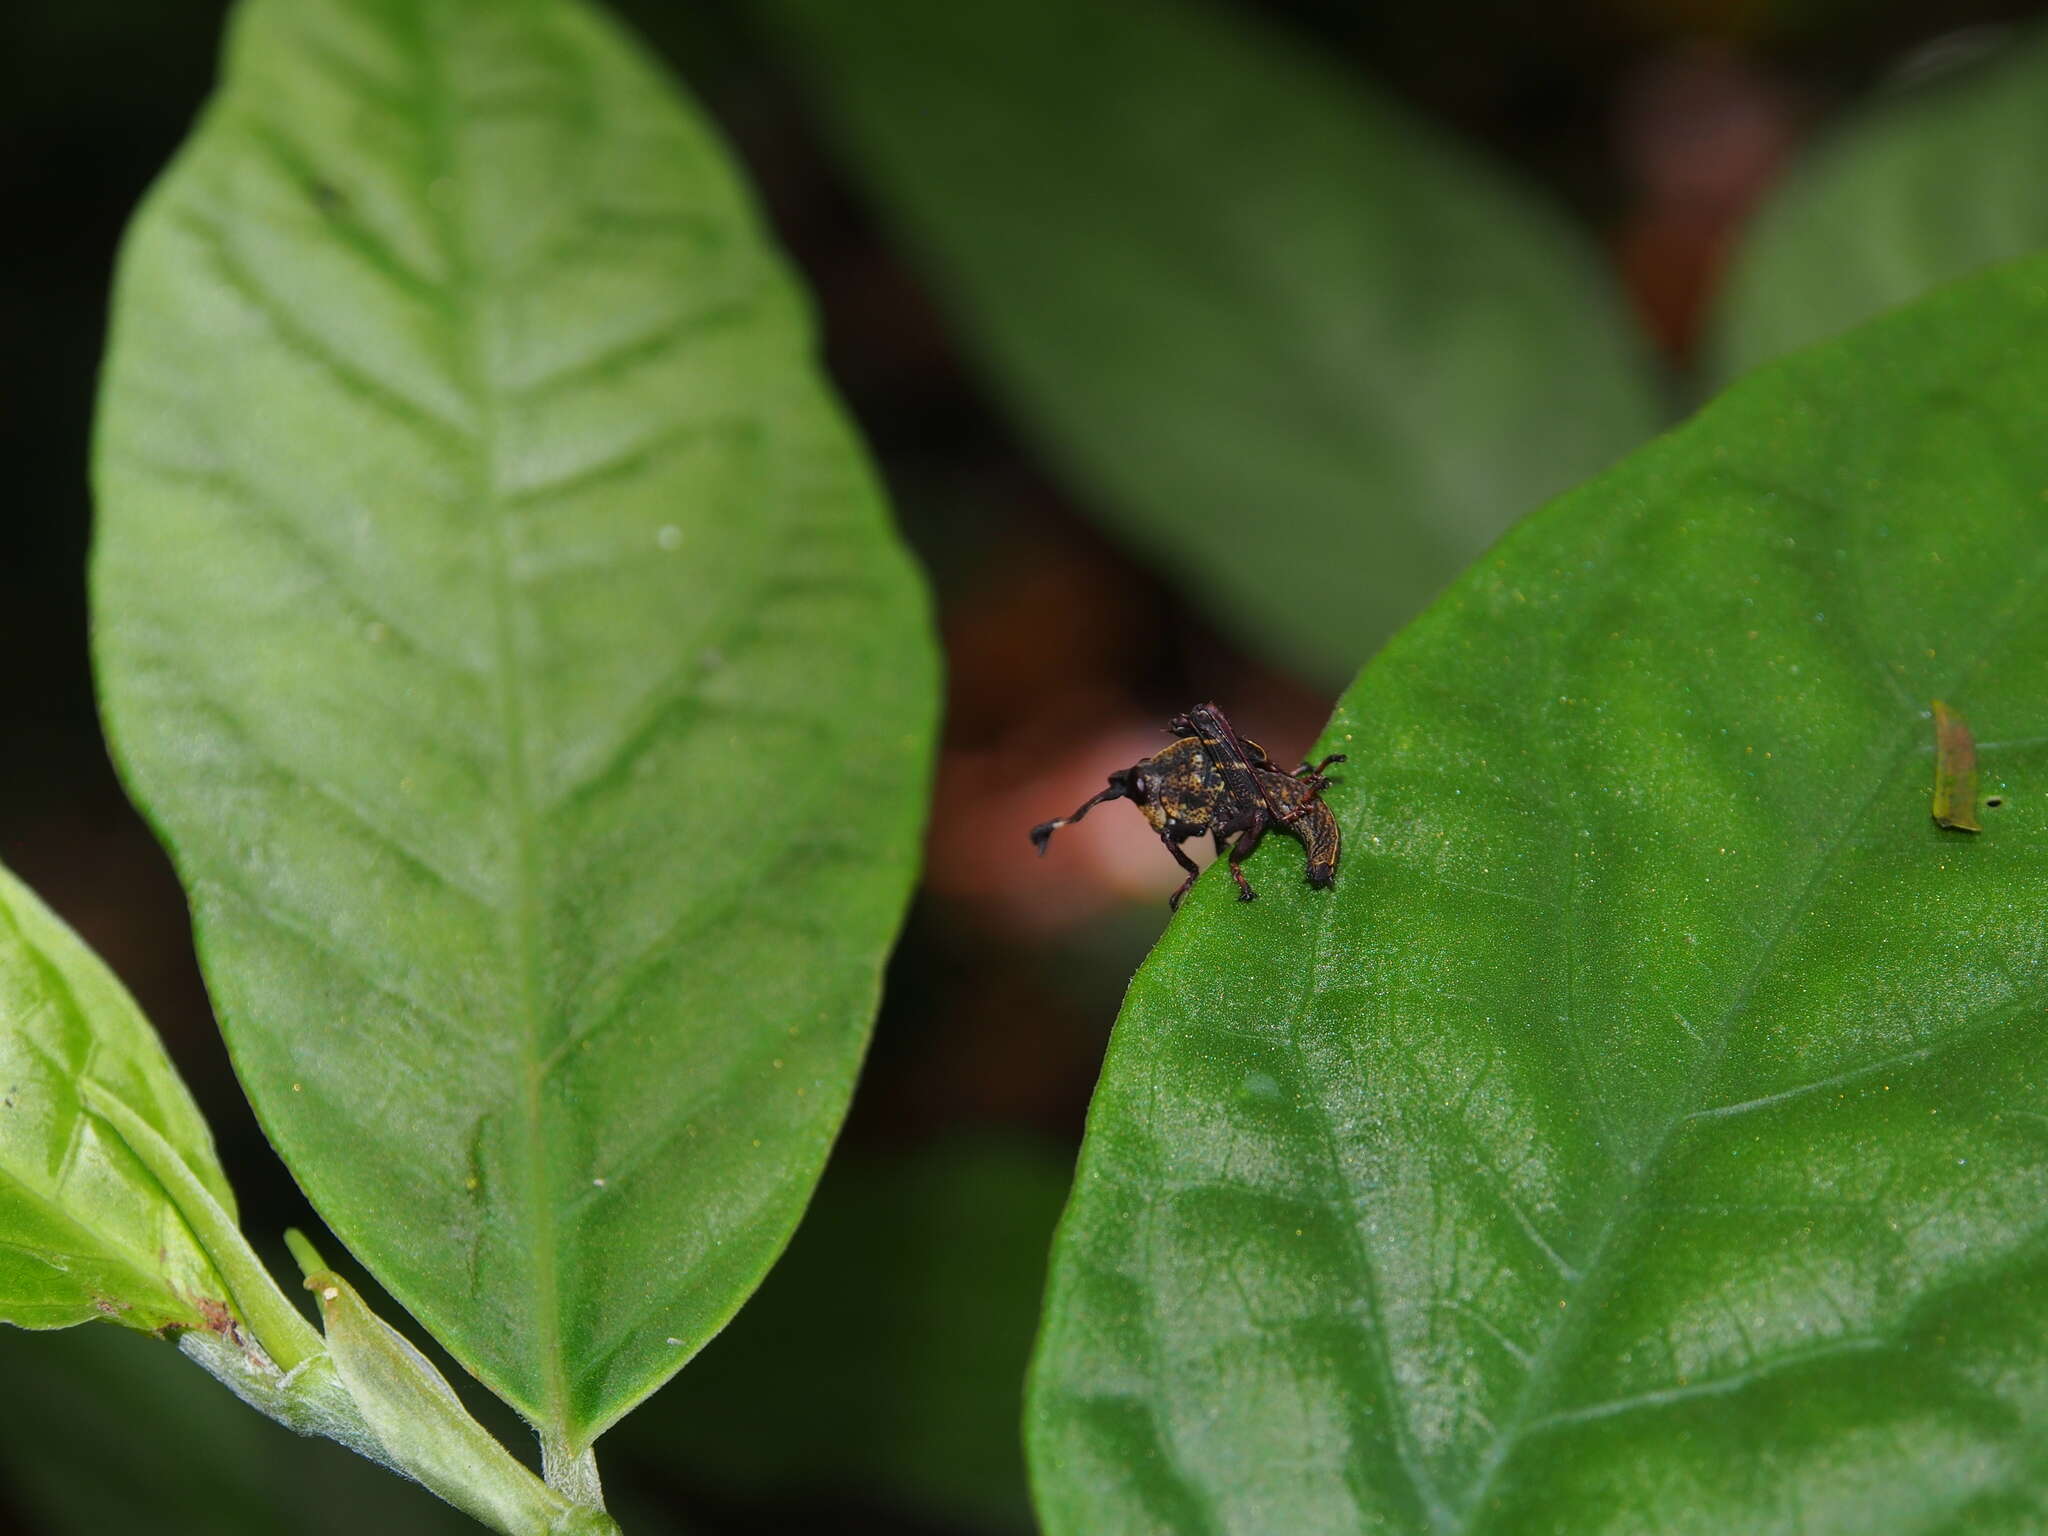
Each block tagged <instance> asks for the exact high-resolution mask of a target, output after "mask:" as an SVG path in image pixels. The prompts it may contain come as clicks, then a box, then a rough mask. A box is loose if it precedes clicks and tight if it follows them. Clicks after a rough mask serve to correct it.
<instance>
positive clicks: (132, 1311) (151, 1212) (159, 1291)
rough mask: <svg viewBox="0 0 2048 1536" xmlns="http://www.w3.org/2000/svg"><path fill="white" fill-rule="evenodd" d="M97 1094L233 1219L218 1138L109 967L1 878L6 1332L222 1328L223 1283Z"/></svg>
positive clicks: (1, 1233) (0, 1264)
mask: <svg viewBox="0 0 2048 1536" xmlns="http://www.w3.org/2000/svg"><path fill="white" fill-rule="evenodd" d="M88 1084H90V1085H91V1091H92V1092H96V1093H98V1094H101V1095H104V1096H105V1097H106V1098H108V1099H111V1100H113V1101H115V1102H117V1103H118V1104H120V1105H121V1106H123V1107H125V1108H126V1109H127V1110H128V1112H129V1113H131V1114H133V1115H134V1116H135V1117H136V1118H137V1119H138V1120H140V1121H142V1122H143V1123H145V1124H146V1125H147V1126H148V1127H149V1128H150V1129H152V1130H154V1131H155V1132H156V1133H157V1135H158V1136H159V1137H161V1138H162V1141H163V1143H164V1145H165V1146H166V1147H167V1148H169V1149H170V1150H171V1152H172V1153H173V1154H174V1155H175V1156H176V1157H178V1158H179V1159H180V1160H182V1162H183V1163H184V1165H185V1166H186V1168H188V1169H189V1170H190V1172H191V1174H192V1176H193V1177H194V1178H195V1179H196V1180H197V1181H198V1182H199V1183H200V1184H202V1185H203V1186H204V1187H205V1189H206V1190H207V1192H208V1193H209V1194H210V1195H211V1196H212V1197H213V1198H214V1199H215V1200H216V1201H218V1202H219V1203H220V1204H221V1205H222V1206H223V1207H225V1208H226V1209H228V1210H230V1211H232V1209H233V1208H234V1195H233V1193H232V1192H231V1191H230V1190H229V1188H228V1183H227V1178H226V1176H225V1175H224V1174H222V1172H221V1170H220V1166H219V1164H218V1163H217V1162H215V1160H214V1153H213V1137H212V1135H211V1133H210V1132H208V1130H207V1128H206V1122H205V1121H203V1120H202V1119H200V1117H199V1110H198V1107H197V1106H196V1105H194V1104H193V1102H192V1097H191V1095H190V1094H189V1093H187V1092H186V1090H185V1085H184V1084H183V1083H182V1082H180V1081H179V1079H178V1074H177V1071H176V1070H175V1069H174V1068H173V1067H172V1066H171V1063H170V1058H169V1057H167V1056H165V1055H164V1048H163V1043H162V1042H161V1041H160V1040H158V1039H157V1037H156V1031H155V1030H153V1029H151V1028H150V1026H149V1022H148V1020H146V1019H144V1018H143V1016H142V1012H141V1010H140V1009H138V1008H137V1007H136V1006H135V1001H134V999H133V998H131V997H129V995H128V993H127V992H126V990H125V989H123V987H122V986H121V983H120V982H119V981H117V980H116V979H115V978H114V975H113V973H112V972H111V971H109V970H108V969H107V968H106V966H105V965H104V964H103V963H102V962H101V961H100V959H99V957H98V956H97V955H95V954H93V952H92V951H91V950H89V949H88V948H86V946H85V945H84V944H83V943H82V942H81V941H80V940H79V938H78V936H77V935H76V934H75V933H73V932H72V931H71V930H70V929H69V928H67V927H66V926H65V925H64V923H63V922H62V921H61V920H60V919H59V918H58V917H57V916H56V915H55V914H54V913H52V912H51V911H50V909H49V908H48V907H46V906H44V905H43V903H42V902H41V901H40V900H38V899H37V897H36V895H35V893H34V892H33V891H31V890H29V889H28V887H27V886H25V885H23V884H22V883H21V882H20V881H19V880H17V879H15V878H14V876H13V875H11V874H9V873H8V872H7V871H6V870H4V869H0V1322H5V1323H14V1324H16V1325H18V1326H20V1327H24V1328H64V1327H68V1326H70V1325H71V1324H73V1323H82V1322H86V1321H89V1320H91V1319H93V1318H100V1317H104V1318H109V1319H111V1320H113V1321H115V1322H118V1323H121V1324H124V1325H125V1326H127V1327H130V1328H139V1329H144V1330H157V1329H164V1328H206V1327H216V1328H218V1327H224V1326H226V1324H227V1322H228V1320H229V1315H230V1312H229V1304H228V1292H227V1289H226V1287H225V1285H224V1284H223V1283H222V1281H221V1278H220V1276H219V1275H218V1274H217V1273H215V1271H214V1267H213V1265H212V1263H211V1262H210V1261H209V1260H208V1259H207V1257H206V1254H205V1253H204V1251H203V1250H202V1249H201V1248H200V1246H199V1244H198V1243H197V1242H196V1241H195V1240H194V1238H193V1235H192V1233H191V1230H190V1229H189V1228H188V1227H187V1226H186V1224H185V1222H184V1220H183V1218H182V1217H181V1216H180V1215H179V1212H178V1206H177V1203H176V1201H175V1199H174V1197H173V1194H172V1193H171V1192H168V1191H166V1190H165V1188H164V1186H163V1185H162V1184H160V1183H159V1182H158V1181H157V1179H156V1178H155V1177H153V1176H152V1175H151V1173H150V1172H149V1170H148V1169H147V1168H146V1167H145V1166H144V1165H143V1164H142V1162H141V1161H140V1160H138V1159H137V1157H136V1156H135V1154H134V1153H133V1152H132V1151H131V1150H130V1149H129V1147H128V1145H127V1144H126V1143H125V1142H124V1141H123V1140H122V1138H121V1135H120V1133H119V1132H118V1131H117V1130H115V1129H114V1128H113V1127H112V1126H110V1125H109V1124H108V1123H107V1122H106V1121H105V1120H103V1119H101V1118H100V1117H99V1116H97V1115H95V1114H94V1113H93V1112H92V1111H91V1109H90V1108H89V1107H88V1106H87V1103H86V1095H87V1092H88Z"/></svg>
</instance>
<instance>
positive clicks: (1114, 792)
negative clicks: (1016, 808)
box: [1031, 774, 1131, 859]
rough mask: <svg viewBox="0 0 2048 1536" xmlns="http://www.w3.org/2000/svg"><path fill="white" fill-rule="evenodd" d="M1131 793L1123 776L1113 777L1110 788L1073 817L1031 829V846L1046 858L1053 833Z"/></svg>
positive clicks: (1059, 818)
mask: <svg viewBox="0 0 2048 1536" xmlns="http://www.w3.org/2000/svg"><path fill="white" fill-rule="evenodd" d="M1130 792H1131V787H1130V785H1129V784H1127V783H1125V782H1124V778H1123V775H1122V774H1114V775H1112V776H1111V778H1110V781H1109V788H1107V789H1105V790H1104V791H1103V792H1102V793H1101V794H1099V795H1092V796H1090V797H1089V798H1088V799H1086V800H1084V801H1082V802H1081V808H1080V809H1079V810H1077V811H1075V812H1074V814H1073V815H1071V816H1060V817H1057V818H1055V819H1054V820H1052V821H1041V822H1040V823H1039V824H1038V825H1037V826H1035V827H1033V828H1032V829H1031V846H1032V847H1034V848H1036V849H1037V850H1038V856H1039V857H1040V858H1041V859H1042V858H1044V857H1045V845H1046V844H1047V843H1049V842H1051V841H1052V835H1053V833H1055V832H1057V831H1058V830H1059V829H1060V828H1061V827H1064V826H1068V825H1071V824H1072V823H1074V822H1077V821H1079V820H1080V819H1081V818H1082V817H1083V816H1086V815H1087V814H1088V813H1089V812H1090V811H1092V810H1094V809H1095V807H1096V806H1098V805H1100V804H1102V802H1103V801H1105V800H1121V799H1123V798H1124V797H1125V796H1127V795H1128V794H1130Z"/></svg>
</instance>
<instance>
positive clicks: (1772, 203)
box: [1709, 28, 2048, 379]
mask: <svg viewBox="0 0 2048 1536" xmlns="http://www.w3.org/2000/svg"><path fill="white" fill-rule="evenodd" d="M2044 156H2048V30H2043V29H2038V28H2037V29H2035V30H2034V31H2032V32H2030V33H2023V34H2020V35H2019V36H2018V37H2016V38H2013V39H2010V40H2007V41H2005V42H2003V43H2002V44H2000V45H1999V46H1998V47H1997V48H1996V49H1995V50H1994V51H1993V52H1991V53H1990V54H1988V55H1987V56H1985V57H1982V58H1979V59H1976V60H1974V61H1971V62H1969V63H1966V64H1961V65H1958V66H1956V67H1954V68H1952V69H1950V70H1948V71H1946V72H1944V73H1942V74H1940V75H1938V76H1937V77H1935V78H1933V79H1928V80H1920V81H1915V82H1912V83H1908V84H1897V85H1893V86H1890V87H1888V88H1884V89H1881V90H1880V91H1879V92H1878V94H1877V96H1876V97H1875V99H1873V100H1872V101H1871V102H1869V103H1868V104H1867V105H1866V106H1864V107H1863V108H1862V109H1861V110H1860V111H1858V112H1856V113H1854V114H1852V115H1851V116H1850V117H1849V119H1848V120H1847V121H1846V122H1844V123H1843V124H1842V125H1841V126H1840V127H1838V128H1836V129H1834V130H1833V131H1832V132H1830V133H1827V134H1824V135H1823V136H1822V138H1821V140H1820V141H1819V144H1818V145H1817V147H1816V148H1815V149H1814V151H1813V152H1812V153H1811V154H1810V155H1808V156H1807V157H1806V158H1805V160H1804V161H1802V162H1801V163H1800V164H1799V165H1797V166H1796V167H1794V169H1793V171H1792V173H1791V174H1790V175H1789V176H1788V177H1787V178H1786V180H1785V184H1784V185H1783V186H1782V187H1781V188H1779V189H1778V190H1777V191H1776V192H1775V193H1774V194H1773V195H1772V196H1771V198H1770V199H1769V200H1768V201H1767V202H1766V203H1765V204H1764V207H1763V209H1762V210H1761V211H1760V212H1759V213H1758V214H1757V216H1756V219H1755V221H1754V223H1753V224H1752V226H1751V227H1750V229H1749V230H1748V232H1747V233H1746V234H1745V235H1744V236H1743V240H1742V244H1741V246H1740V248H1739V252H1738V257H1737V260H1736V263H1735V267H1734V270H1733V272H1732V273H1731V274H1730V276H1729V279H1728V286H1727V290H1726V293H1725V294H1724V296H1723V298H1722V300H1721V304H1720V312H1719V314H1718V315H1717V316H1716V317H1715V322H1714V326H1713V334H1712V335H1711V337H1710V348H1709V350H1710V362H1709V368H1710V371H1712V372H1714V373H1716V374H1718V375H1719V376H1720V377H1722V378H1724V379H1725V378H1730V377H1733V376H1734V375H1736V374H1738V373H1742V372H1744V371H1745V370H1747V369H1749V368H1753V367H1755V366H1756V365H1757V364H1758V363H1761V362H1764V361H1766V360H1767V359H1769V358H1773V357H1777V356H1779V355H1780V354H1782V353H1785V352H1789V351H1791V350H1792V349H1793V348H1795V347H1801V346H1805V345H1806V344H1807V343H1808V342H1811V341H1818V340H1820V339H1821V338H1822V337H1825V336H1832V335H1835V334H1837V333H1838V332H1841V331H1844V330H1847V329H1848V328H1849V327H1850V326H1852V325H1855V324H1857V323H1858V322H1860V321H1863V320H1867V319H1869V318H1870V317H1871V316H1872V315H1875V314H1877V313H1878V312H1879V311H1880V310H1884V309H1888V308H1890V307H1891V306H1893V305H1895V304H1903V303H1904V302H1906V301H1907V300H1908V299H1913V298H1917V297H1918V296H1919V295H1920V294H1922V293H1925V292H1926V291H1927V290H1928V289H1930V288H1932V287H1934V286H1935V285H1936V284H1939V283H1945V282H1948V281H1949V280H1950V279H1952V278H1958V277H1962V276H1964V275H1966V274H1968V273H1970V272H1974V271H1976V270H1977V269H1978V268H1980V267H1987V266H1991V265H1993V264H1995V263H1997V262H2001V261H2011V260H2014V259H2015V258H2017V257H2021V256H2025V255H2027V254H2029V253H2030V252H2033V251H2037V250H2040V249H2042V248H2043V247H2048V185H2044V183H2043V181H2042V178H2041V174H2040V168H2041V163H2042V159H2043V157H2044Z"/></svg>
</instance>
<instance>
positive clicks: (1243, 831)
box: [1230, 805, 1272, 901]
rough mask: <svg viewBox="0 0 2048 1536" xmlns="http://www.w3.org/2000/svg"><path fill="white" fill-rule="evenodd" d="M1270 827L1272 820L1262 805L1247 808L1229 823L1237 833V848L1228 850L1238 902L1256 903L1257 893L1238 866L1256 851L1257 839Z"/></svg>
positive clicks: (1231, 876)
mask: <svg viewBox="0 0 2048 1536" xmlns="http://www.w3.org/2000/svg"><path fill="white" fill-rule="evenodd" d="M1270 825H1272V818H1271V817H1270V816H1268V815H1267V814H1266V808H1265V807H1264V806H1262V805H1254V806H1248V807H1246V809H1245V810H1244V812H1243V814H1242V815H1240V816H1238V817H1237V818H1236V820H1234V821H1233V822H1231V829H1232V830H1234V831H1237V832H1238V834H1239V835H1238V839H1237V846H1236V847H1235V848H1232V849H1231V850H1230V878H1231V879H1233V880H1235V881H1236V882H1237V899H1238V900H1239V901H1257V900H1258V899H1259V893H1258V892H1257V891H1255V890H1253V889H1252V883H1251V881H1249V880H1247V879H1245V877H1244V871H1243V870H1242V869H1240V868H1238V866H1239V865H1240V864H1242V863H1243V862H1244V861H1245V860H1246V859H1248V858H1250V857H1251V856H1252V854H1254V853H1256V852H1257V851H1258V847H1259V839H1260V838H1262V837H1264V836H1265V835H1266V828H1267V827H1268V826H1270Z"/></svg>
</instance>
